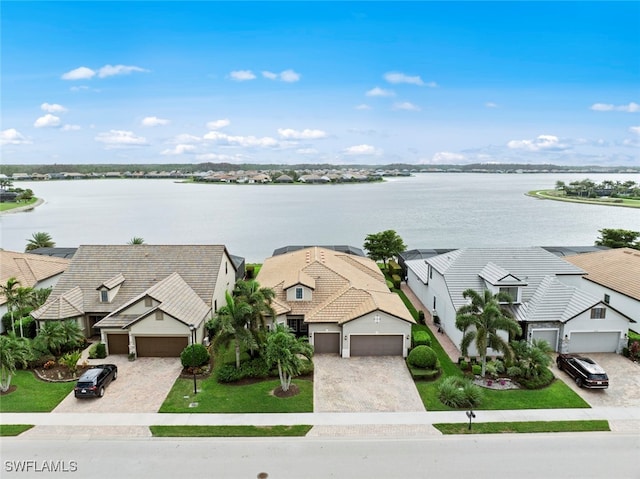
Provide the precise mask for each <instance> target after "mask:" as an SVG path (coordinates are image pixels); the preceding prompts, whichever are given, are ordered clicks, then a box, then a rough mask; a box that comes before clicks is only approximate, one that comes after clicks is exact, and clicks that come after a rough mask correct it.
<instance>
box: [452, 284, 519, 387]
mask: <svg viewBox="0 0 640 479" xmlns="http://www.w3.org/2000/svg"><path fill="white" fill-rule="evenodd" d="M462 296H463V297H464V298H465V299H471V302H470V303H469V304H465V305H464V306H461V307H460V308H459V309H458V314H457V315H456V328H458V329H459V330H460V331H462V332H463V333H464V334H463V336H462V342H461V343H460V349H461V351H462V354H463V355H465V356H466V355H467V354H468V351H469V346H470V345H471V343H473V342H475V345H476V349H477V350H478V353H479V354H480V357H481V358H482V377H484V375H485V373H486V366H487V349H488V348H491V349H493V350H494V351H499V352H501V353H503V354H504V356H505V358H507V359H511V358H512V356H513V354H512V351H511V347H510V346H509V342H508V341H505V340H504V339H502V338H501V337H500V335H499V334H498V332H499V331H507V332H508V333H509V334H510V335H517V334H521V333H522V329H521V328H520V325H519V324H518V323H517V321H516V320H515V319H513V315H512V314H511V312H510V311H509V310H508V309H506V308H505V307H504V306H503V305H502V304H500V303H507V304H509V305H510V304H512V299H511V296H510V295H509V294H507V293H497V294H493V293H492V292H491V291H489V290H485V291H484V292H483V293H478V292H477V291H475V290H473V289H467V290H465V291H464V292H463V293H462Z"/></svg>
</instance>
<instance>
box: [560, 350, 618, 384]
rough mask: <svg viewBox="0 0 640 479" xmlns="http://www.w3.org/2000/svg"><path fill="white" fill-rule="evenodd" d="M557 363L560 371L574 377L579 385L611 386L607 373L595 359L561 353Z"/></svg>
mask: <svg viewBox="0 0 640 479" xmlns="http://www.w3.org/2000/svg"><path fill="white" fill-rule="evenodd" d="M556 364H557V365H558V369H559V370H560V371H564V372H566V373H567V374H568V375H569V376H571V377H572V378H573V380H574V381H575V382H576V384H577V385H578V387H585V388H594V389H606V388H608V387H609V377H608V376H607V373H606V372H605V371H604V369H602V367H600V365H599V364H598V363H596V362H595V361H594V360H593V359H589V358H587V357H584V356H578V355H576V354H559V355H558V357H557V358H556Z"/></svg>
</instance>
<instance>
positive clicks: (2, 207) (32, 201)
mask: <svg viewBox="0 0 640 479" xmlns="http://www.w3.org/2000/svg"><path fill="white" fill-rule="evenodd" d="M37 201H38V198H31V199H30V200H27V201H21V202H20V203H15V202H6V203H0V211H7V210H12V209H14V208H18V207H21V206H29V205H33V204H35V203H36V202H37Z"/></svg>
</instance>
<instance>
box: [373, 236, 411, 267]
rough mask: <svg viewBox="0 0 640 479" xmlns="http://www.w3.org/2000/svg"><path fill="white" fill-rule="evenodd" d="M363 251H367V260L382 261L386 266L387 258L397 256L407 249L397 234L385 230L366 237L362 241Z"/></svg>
mask: <svg viewBox="0 0 640 479" xmlns="http://www.w3.org/2000/svg"><path fill="white" fill-rule="evenodd" d="M364 249H366V250H367V252H368V256H369V258H371V259H372V260H374V261H382V262H383V263H384V265H385V266H386V265H387V260H388V259H389V258H393V257H396V256H398V255H399V254H400V253H402V252H403V251H404V250H406V249H407V247H406V245H405V244H404V241H402V238H401V237H400V236H399V235H398V233H396V232H395V231H394V230H386V231H382V232H380V233H372V234H369V235H367V237H366V238H365V240H364Z"/></svg>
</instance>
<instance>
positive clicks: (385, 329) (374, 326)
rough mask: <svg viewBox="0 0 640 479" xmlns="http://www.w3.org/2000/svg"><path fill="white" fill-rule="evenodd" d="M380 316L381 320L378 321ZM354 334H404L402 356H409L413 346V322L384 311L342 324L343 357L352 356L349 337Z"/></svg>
mask: <svg viewBox="0 0 640 479" xmlns="http://www.w3.org/2000/svg"><path fill="white" fill-rule="evenodd" d="M376 318H379V322H376ZM352 334H381V335H384V334H402V336H403V343H404V344H403V348H402V356H403V357H407V354H408V353H409V347H410V346H411V323H408V322H406V321H403V320H401V319H398V318H396V317H394V316H391V315H389V314H387V313H384V312H382V311H374V312H372V313H369V314H366V315H364V316H362V317H360V318H358V319H354V320H353V321H349V322H347V323H344V324H343V325H342V335H343V336H342V347H341V349H342V357H343V358H348V357H350V353H349V337H350V336H351V335H352Z"/></svg>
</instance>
